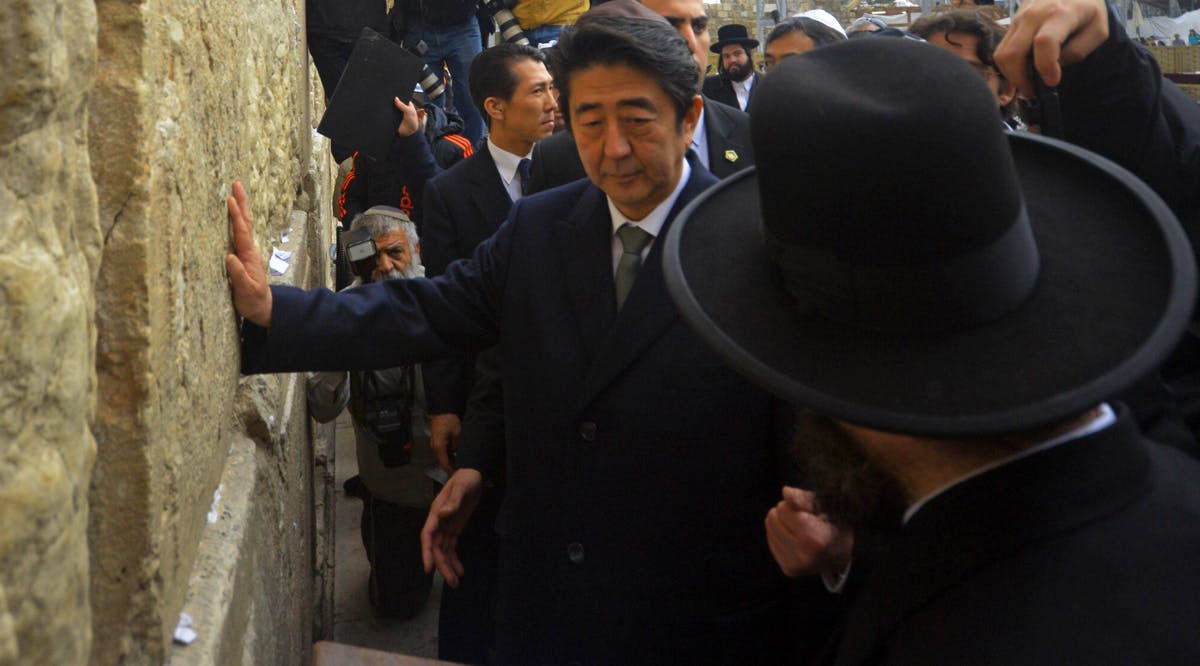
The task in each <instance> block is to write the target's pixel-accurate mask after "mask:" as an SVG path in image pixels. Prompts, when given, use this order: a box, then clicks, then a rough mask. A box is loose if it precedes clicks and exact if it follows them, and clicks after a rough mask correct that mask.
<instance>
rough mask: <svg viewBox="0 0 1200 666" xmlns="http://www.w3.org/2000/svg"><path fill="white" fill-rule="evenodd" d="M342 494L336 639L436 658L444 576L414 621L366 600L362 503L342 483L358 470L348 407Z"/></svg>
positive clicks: (339, 434) (340, 449) (342, 420)
mask: <svg viewBox="0 0 1200 666" xmlns="http://www.w3.org/2000/svg"><path fill="white" fill-rule="evenodd" d="M335 436H336V438H337V439H336V445H337V470H336V478H337V496H336V499H335V504H334V511H335V512H336V517H335V521H336V534H335V537H334V540H335V549H336V551H335V554H334V557H335V569H334V609H333V621H334V625H333V640H334V641H336V642H338V643H345V644H348V645H357V646H361V647H367V648H373V649H376V650H383V651H386V652H399V653H403V654H407V655H412V656H418V657H437V617H438V603H439V601H440V597H441V590H442V581H441V578H440V577H435V578H434V582H433V592H432V593H431V594H430V595H429V601H428V602H426V604H425V608H424V610H422V611H421V613H420V615H418V616H417V617H415V618H413V619H411V620H404V621H400V620H385V619H379V618H376V617H375V616H374V613H373V612H372V610H371V604H370V602H369V601H368V600H367V576H368V574H369V573H370V567H368V565H367V556H366V553H365V552H364V551H363V545H362V538H361V537H360V536H359V519H360V516H361V515H362V502H360V501H359V500H358V499H356V498H354V497H347V496H346V494H345V492H344V491H343V490H342V482H344V481H345V480H346V479H348V478H350V477H351V476H354V475H355V474H357V473H358V464H357V462H356V461H355V458H354V429H353V426H352V425H351V423H350V417H349V415H348V414H347V413H346V412H342V415H341V416H339V417H338V420H337V430H336V435H335Z"/></svg>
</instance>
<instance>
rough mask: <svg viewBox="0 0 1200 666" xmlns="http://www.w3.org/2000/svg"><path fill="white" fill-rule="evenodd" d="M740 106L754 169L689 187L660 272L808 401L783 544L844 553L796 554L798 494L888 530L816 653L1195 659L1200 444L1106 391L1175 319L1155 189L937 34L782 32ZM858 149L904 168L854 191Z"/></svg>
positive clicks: (782, 385)
mask: <svg viewBox="0 0 1200 666" xmlns="http://www.w3.org/2000/svg"><path fill="white" fill-rule="evenodd" d="M1060 27H1062V26H1060ZM1064 32H1065V29H1064ZM1039 62H1040V60H1039ZM798 109H799V110H801V111H800V114H801V116H800V120H801V122H796V120H797V110H798ZM805 109H819V112H809V113H804V111H803V110H805ZM753 116H754V118H753V131H754V136H753V139H754V142H755V149H756V152H757V156H758V167H757V169H756V171H746V172H743V173H741V174H738V175H736V176H734V177H732V178H728V179H725V180H724V181H722V182H721V183H718V184H717V185H716V186H714V187H713V188H712V189H710V190H709V192H708V193H706V195H705V197H704V198H703V199H701V200H699V201H697V202H696V203H695V204H693V205H692V206H691V207H690V208H689V209H688V210H687V211H686V212H685V213H683V214H681V215H680V218H679V219H678V220H676V222H675V224H674V225H673V226H672V228H671V231H670V232H669V234H668V236H667V239H666V249H665V256H664V258H663V265H664V277H665V279H666V282H667V285H668V288H669V290H670V291H671V294H672V296H673V297H674V300H675V303H676V305H677V306H678V307H679V309H680V312H681V314H683V316H684V317H685V318H686V319H687V320H688V321H689V322H690V323H691V324H692V325H693V327H694V328H695V329H696V331H697V333H698V334H699V335H700V336H701V337H703V338H704V339H705V340H706V341H707V342H708V343H709V344H710V345H711V346H712V347H713V348H714V349H715V350H716V351H717V352H718V353H719V354H720V355H721V356H722V357H724V358H725V360H726V361H727V362H729V363H730V364H731V365H732V366H734V367H735V368H737V369H738V370H740V371H741V372H742V373H743V374H744V375H745V376H746V377H747V378H749V379H751V380H753V381H754V382H756V383H757V384H759V385H760V386H763V387H764V388H768V389H770V390H771V391H773V392H774V393H776V394H778V395H780V396H781V397H783V398H785V399H787V400H788V401H790V402H792V403H793V404H795V405H798V406H800V409H801V412H800V415H799V418H798V428H797V433H796V442H797V445H798V447H799V449H800V450H799V452H798V453H799V454H800V455H801V457H802V458H803V459H804V460H805V461H806V463H807V464H808V466H809V472H810V478H809V482H810V483H812V484H813V485H812V488H813V491H814V492H813V494H812V495H809V494H807V493H797V492H789V495H790V497H788V498H787V499H785V500H784V502H782V503H781V504H780V505H779V506H777V507H776V509H775V510H773V511H772V512H771V513H770V514H769V515H768V518H767V529H768V533H769V534H770V539H771V545H772V550H773V552H774V554H775V555H776V557H777V559H779V561H780V563H781V564H782V565H783V566H785V568H786V567H788V566H792V565H796V566H798V567H799V568H801V569H810V570H811V569H816V570H820V569H822V568H825V569H827V568H828V566H829V564H830V560H834V559H836V558H837V556H836V555H835V556H830V557H825V558H822V557H816V558H812V559H811V561H809V562H794V561H791V560H789V559H788V556H787V553H784V552H783V551H784V550H786V549H787V548H788V547H799V548H804V540H805V539H807V538H809V536H811V534H812V533H817V532H818V530H814V529H810V528H808V527H806V526H805V525H804V522H803V521H797V520H791V519H787V517H788V516H789V515H790V516H792V517H793V518H794V517H796V516H797V515H799V516H801V517H805V518H806V520H808V521H812V520H816V519H818V518H821V517H824V518H828V519H830V520H832V521H833V522H834V523H836V524H840V525H843V526H844V529H842V530H841V531H838V533H837V535H836V537H837V538H838V539H841V540H843V541H845V539H846V537H845V536H844V533H845V528H849V529H854V530H860V531H861V530H869V531H871V532H873V533H875V534H878V535H879V536H881V537H882V548H880V549H879V552H878V554H877V557H876V558H875V560H874V562H873V563H872V566H871V567H870V568H869V569H870V570H869V571H866V572H865V574H864V575H863V576H862V577H861V578H862V586H861V589H860V590H858V592H857V593H856V594H855V595H854V597H853V599H852V600H851V603H852V606H851V608H850V610H849V613H848V615H847V620H846V623H845V626H844V627H843V630H842V631H841V632H840V636H839V639H838V641H837V644H836V645H835V646H834V647H833V648H832V649H831V650H830V651H829V652H827V654H829V655H830V659H829V663H834V664H839V665H845V664H980V663H988V664H1033V663H1037V664H1051V663H1053V664H1059V663H1079V664H1091V663H1113V664H1132V663H1155V664H1191V663H1200V633H1198V632H1197V631H1196V621H1197V618H1200V596H1197V595H1196V590H1197V589H1200V573H1197V570H1196V567H1195V562H1194V560H1195V554H1196V553H1197V552H1200V490H1198V489H1200V465H1198V464H1197V463H1196V461H1195V460H1193V459H1191V458H1189V457H1187V456H1186V455H1185V454H1183V453H1181V452H1180V451H1178V450H1176V449H1174V448H1172V447H1168V446H1164V445H1162V444H1159V443H1158V442H1155V441H1152V440H1150V439H1148V438H1146V437H1145V436H1144V435H1143V434H1142V433H1141V432H1139V429H1138V426H1137V423H1136V422H1135V420H1134V418H1133V416H1132V413H1131V411H1130V410H1129V409H1128V408H1127V407H1126V406H1125V405H1124V404H1122V403H1121V402H1120V401H1119V400H1117V399H1115V398H1114V397H1113V396H1115V395H1118V394H1120V392H1121V391H1122V390H1123V389H1126V388H1128V387H1129V386H1131V385H1133V384H1134V383H1136V382H1137V381H1138V380H1139V379H1140V378H1141V377H1143V376H1144V375H1145V374H1146V373H1148V372H1150V371H1151V370H1153V369H1154V368H1155V367H1157V366H1158V364H1160V363H1161V362H1162V361H1163V359H1164V358H1166V356H1167V355H1168V354H1169V353H1170V352H1171V350H1172V347H1173V346H1174V344H1175V341H1176V340H1177V339H1178V338H1179V336H1180V335H1181V334H1182V333H1183V332H1184V331H1185V330H1186V328H1187V326H1188V323H1189V317H1190V314H1191V311H1192V308H1193V305H1194V301H1195V297H1196V292H1197V289H1196V266H1195V261H1194V259H1193V257H1192V252H1191V248H1190V246H1189V244H1188V242H1187V238H1186V236H1185V234H1184V232H1183V229H1182V228H1181V227H1180V225H1179V222H1178V220H1177V219H1176V218H1175V216H1174V215H1173V214H1172V212H1171V211H1170V209H1169V208H1168V207H1167V206H1166V205H1165V204H1164V203H1163V201H1162V200H1161V199H1160V198H1158V196H1156V195H1155V194H1154V193H1153V192H1152V191H1151V190H1150V189H1149V188H1148V187H1147V186H1146V185H1145V184H1144V183H1143V182H1142V181H1140V180H1139V179H1138V178H1136V177H1135V176H1134V175H1133V174H1131V173H1129V172H1128V171H1125V170H1124V169H1122V168H1121V167H1119V166H1117V165H1115V164H1113V163H1112V162H1110V161H1108V160H1106V159H1104V158H1102V157H1100V156H1098V155H1096V154H1094V153H1091V152H1088V151H1086V150H1083V149H1080V148H1078V147H1076V146H1074V145H1071V144H1067V143H1064V142H1061V141H1056V140H1053V139H1048V138H1044V137H1038V136H1034V135H1031V134H1030V133H1027V132H1005V131H1003V129H1002V128H1001V127H1000V124H999V123H997V122H996V115H995V97H994V95H993V94H992V92H991V91H990V90H989V89H988V87H987V85H986V82H985V81H984V79H983V78H981V77H980V76H979V74H978V73H977V72H976V71H975V70H974V69H973V68H972V67H970V66H969V65H967V64H966V63H965V62H964V61H963V60H962V59H961V58H959V57H957V56H955V55H954V54H952V53H950V52H948V51H946V50H943V49H940V48H937V47H934V46H931V45H929V44H922V43H917V42H913V41H910V40H901V39H860V40H854V41H849V42H846V43H844V44H836V45H833V46H829V47H826V48H822V49H817V50H815V51H813V52H811V53H809V54H807V55H805V56H804V57H802V58H793V59H790V60H788V61H786V62H784V63H783V64H781V65H780V66H779V67H778V68H777V69H776V70H775V71H773V72H772V74H771V75H770V76H768V77H766V79H764V81H763V83H762V85H761V87H760V89H759V91H758V93H757V94H756V97H755V106H754V110H753ZM784 127H786V128H788V130H789V131H787V132H781V131H780V128H784ZM897 127H903V128H905V131H904V139H903V140H902V141H897V140H895V136H896V134H895V132H896V128H897ZM801 152H802V153H803V154H804V156H805V159H804V160H797V159H795V156H796V155H797V154H799V153H801ZM868 152H869V153H870V154H871V156H872V159H875V160H878V161H880V162H881V163H887V164H888V165H889V167H890V168H891V173H892V174H893V177H892V178H889V179H887V180H886V181H881V183H880V187H878V188H874V189H872V191H871V192H870V194H869V195H868V196H862V192H861V188H858V187H856V185H855V184H854V183H853V182H850V181H848V180H847V179H845V178H844V176H843V174H845V173H846V172H848V171H851V170H853V169H854V168H855V167H856V166H857V165H858V164H859V163H860V161H861V156H862V155H863V154H866V153H868ZM931 182H934V183H938V187H937V190H936V192H932V193H931V192H930V190H929V189H928V187H926V186H925V185H926V184H928V183H931ZM795 183H804V184H805V186H804V187H795V186H794V184H795ZM801 209H802V210H804V215H796V214H795V211H797V210H801ZM729 211H738V213H739V214H737V215H730V214H729ZM715 247H719V248H722V251H720V252H714V251H712V248H715ZM796 506H801V507H802V508H801V509H796V508H795V507H796ZM781 514H783V515H781ZM793 528H797V529H793ZM835 531H837V530H835ZM835 540H836V539H835ZM834 550H836V549H834ZM843 550H844V549H843ZM841 557H842V558H843V561H844V558H845V554H844V553H843V554H842V555H841ZM841 563H842V562H837V564H841ZM855 567H857V563H856V564H855Z"/></svg>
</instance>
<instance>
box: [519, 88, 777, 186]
mask: <svg viewBox="0 0 1200 666" xmlns="http://www.w3.org/2000/svg"><path fill="white" fill-rule="evenodd" d="M704 132H705V138H706V139H707V140H708V170H709V171H711V172H712V174H713V175H714V176H716V177H717V178H724V177H725V176H728V175H730V174H732V173H735V172H737V171H741V170H742V169H744V168H746V167H748V166H753V165H754V147H753V146H752V145H751V143H750V116H748V115H746V114H745V113H743V112H741V111H738V110H737V109H735V108H733V107H731V106H726V105H724V104H721V103H719V102H714V101H713V100H711V99H705V100H704ZM693 166H699V164H698V163H695V162H693ZM581 178H587V173H585V172H584V170H583V163H582V162H581V161H580V160H579V151H578V150H577V149H576V148H575V138H574V136H572V135H571V133H570V132H559V133H558V134H555V135H553V136H550V137H548V138H546V139H543V140H541V141H539V142H537V143H536V144H535V145H534V146H533V165H532V168H531V171H530V184H529V187H530V190H529V191H530V192H541V191H543V190H548V189H550V188H552V187H558V186H559V185H564V184H566V183H570V182H573V181H576V180H579V179H581Z"/></svg>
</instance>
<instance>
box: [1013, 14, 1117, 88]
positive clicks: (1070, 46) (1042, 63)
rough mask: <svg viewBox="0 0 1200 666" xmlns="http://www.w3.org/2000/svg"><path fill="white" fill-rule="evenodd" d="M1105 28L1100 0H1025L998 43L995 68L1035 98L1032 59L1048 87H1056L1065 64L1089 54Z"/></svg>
mask: <svg viewBox="0 0 1200 666" xmlns="http://www.w3.org/2000/svg"><path fill="white" fill-rule="evenodd" d="M1108 31H1109V28H1108V9H1107V7H1106V6H1105V3H1104V0H1026V2H1023V3H1021V8H1020V9H1019V10H1017V15H1016V16H1014V17H1013V20H1012V25H1010V26H1009V27H1008V32H1007V33H1006V34H1005V35H1004V39H1002V40H1001V41H1000V44H999V45H998V46H997V47H996V53H995V56H994V59H995V61H996V67H997V68H999V70H1000V72H1001V73H1002V74H1004V77H1005V78H1006V79H1008V80H1009V81H1010V82H1012V83H1014V84H1016V86H1017V91H1018V92H1020V94H1021V95H1023V96H1025V97H1033V96H1035V95H1036V94H1037V91H1036V90H1035V89H1034V85H1033V80H1032V78H1031V77H1030V75H1029V65H1030V62H1032V63H1033V66H1034V68H1035V69H1037V72H1038V74H1039V75H1040V76H1041V77H1042V81H1045V82H1046V85H1048V86H1051V87H1053V86H1057V85H1058V84H1059V83H1060V82H1061V81H1062V68H1063V66H1064V65H1073V64H1075V63H1077V62H1080V61H1082V60H1083V59H1084V58H1086V57H1088V55H1089V54H1091V52H1092V51H1095V50H1096V48H1097V47H1099V46H1100V45H1101V44H1103V43H1104V41H1105V40H1106V39H1108Z"/></svg>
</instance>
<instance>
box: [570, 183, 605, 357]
mask: <svg viewBox="0 0 1200 666" xmlns="http://www.w3.org/2000/svg"><path fill="white" fill-rule="evenodd" d="M556 231H557V234H556V235H557V238H558V244H559V250H560V252H561V255H560V256H561V257H562V259H563V261H564V262H565V272H566V276H567V289H568V291H569V292H570V294H571V309H572V311H573V312H574V314H575V321H576V322H577V323H578V324H579V332H580V335H581V336H582V337H583V343H584V347H585V348H586V349H587V353H588V362H589V363H590V362H591V361H592V360H593V359H595V358H596V354H597V353H599V350H600V345H601V342H602V341H603V340H604V337H605V335H606V334H607V333H608V330H609V328H611V327H612V323H613V320H614V319H615V318H616V316H617V304H616V301H617V296H616V288H615V287H614V286H613V275H612V249H611V248H612V240H611V239H612V221H611V219H610V218H609V215H608V205H607V203H606V202H605V199H604V193H603V192H601V191H600V189H599V188H597V187H596V186H594V185H591V186H589V187H588V188H587V189H586V190H584V192H583V195H582V196H581V197H579V201H578V202H577V203H576V204H575V207H574V208H573V209H572V210H571V213H570V215H569V216H568V217H567V220H566V222H565V223H564V224H560V225H558V226H557V227H556Z"/></svg>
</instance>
